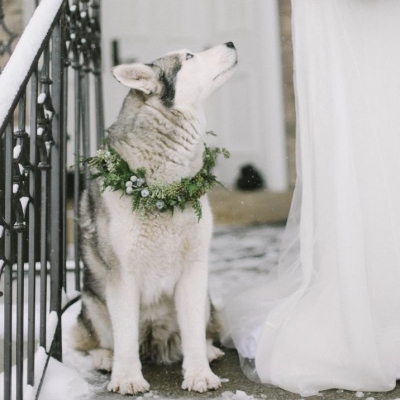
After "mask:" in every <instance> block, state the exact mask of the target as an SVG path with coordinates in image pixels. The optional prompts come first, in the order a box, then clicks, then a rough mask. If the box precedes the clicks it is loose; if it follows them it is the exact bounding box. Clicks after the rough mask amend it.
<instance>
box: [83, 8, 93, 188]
mask: <svg viewBox="0 0 400 400" xmlns="http://www.w3.org/2000/svg"><path fill="white" fill-rule="evenodd" d="M81 3H82V11H81V18H82V32H83V37H82V38H81V51H82V54H83V72H84V74H83V76H82V89H83V92H82V141H83V156H84V157H85V158H87V157H89V156H90V72H91V67H90V56H91V54H90V51H91V49H90V43H89V41H88V38H87V32H88V25H89V6H88V3H89V0H81ZM89 179H90V169H89V167H88V166H87V164H85V182H84V186H85V187H86V185H87V183H88V181H89Z"/></svg>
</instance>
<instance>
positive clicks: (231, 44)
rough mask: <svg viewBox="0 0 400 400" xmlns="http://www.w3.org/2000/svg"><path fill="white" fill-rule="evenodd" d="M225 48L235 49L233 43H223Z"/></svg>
mask: <svg viewBox="0 0 400 400" xmlns="http://www.w3.org/2000/svg"><path fill="white" fill-rule="evenodd" d="M225 46H227V47H229V48H230V49H234V48H235V45H234V44H233V42H227V43H225Z"/></svg>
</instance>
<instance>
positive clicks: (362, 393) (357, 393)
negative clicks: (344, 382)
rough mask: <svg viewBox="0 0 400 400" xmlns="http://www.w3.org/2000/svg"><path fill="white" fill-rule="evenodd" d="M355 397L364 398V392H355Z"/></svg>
mask: <svg viewBox="0 0 400 400" xmlns="http://www.w3.org/2000/svg"><path fill="white" fill-rule="evenodd" d="M356 397H359V398H361V397H364V392H356Z"/></svg>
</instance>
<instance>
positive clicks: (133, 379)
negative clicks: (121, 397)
mask: <svg viewBox="0 0 400 400" xmlns="http://www.w3.org/2000/svg"><path fill="white" fill-rule="evenodd" d="M107 388H108V390H109V391H110V392H117V393H120V394H137V393H143V392H148V391H149V390H150V385H149V383H148V382H147V381H146V379H144V378H143V376H142V374H141V373H140V374H132V373H131V372H126V373H119V374H114V373H113V374H112V376H111V382H110V383H109V384H108V387H107Z"/></svg>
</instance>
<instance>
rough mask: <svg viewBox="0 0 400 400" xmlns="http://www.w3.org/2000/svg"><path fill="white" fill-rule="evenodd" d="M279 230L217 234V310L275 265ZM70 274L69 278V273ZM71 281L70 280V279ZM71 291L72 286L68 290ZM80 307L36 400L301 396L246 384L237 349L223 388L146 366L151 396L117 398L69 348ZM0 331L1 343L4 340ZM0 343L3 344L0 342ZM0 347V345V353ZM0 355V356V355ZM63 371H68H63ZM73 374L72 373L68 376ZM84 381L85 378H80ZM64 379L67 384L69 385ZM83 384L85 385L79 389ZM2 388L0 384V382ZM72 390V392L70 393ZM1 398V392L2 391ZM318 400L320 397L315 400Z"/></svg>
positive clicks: (341, 399)
mask: <svg viewBox="0 0 400 400" xmlns="http://www.w3.org/2000/svg"><path fill="white" fill-rule="evenodd" d="M283 232H284V228H283V226H268V225H258V226H257V225H256V226H249V227H222V226H219V227H217V228H216V229H215V233H214V238H213V241H212V246H211V254H210V281H209V288H210V295H211V298H212V300H213V302H214V303H215V304H216V305H217V306H219V307H221V306H223V304H224V303H225V302H227V301H229V296H230V293H231V292H232V291H235V289H237V288H242V287H247V286H252V285H254V284H255V283H256V282H259V281H260V280H262V279H263V277H265V276H266V275H267V274H268V271H269V270H270V269H271V268H273V267H274V266H276V265H277V263H278V259H279V246H280V243H281V240H282V236H283ZM71 275H72V274H71ZM71 278H73V276H71ZM69 287H73V284H72V283H71V285H69ZM79 309H80V304H79V303H76V304H74V305H73V306H72V307H70V308H69V309H68V310H67V311H66V313H65V314H64V316H63V338H64V340H63V348H64V355H63V360H64V366H63V365H61V364H60V365H57V364H56V363H55V362H53V363H52V364H50V365H49V370H48V372H47V374H46V379H45V383H44V385H43V389H42V393H41V396H40V397H39V399H40V400H119V399H121V400H122V399H130V398H133V399H136V398H139V400H140V397H141V398H142V399H141V400H146V399H159V400H163V399H188V398H194V399H196V398H197V399H231V400H251V397H253V398H255V399H269V400H300V399H301V396H299V395H297V394H293V393H290V392H287V391H284V390H282V389H279V388H276V387H272V386H267V385H261V384H258V383H255V382H252V381H250V380H248V379H247V378H246V377H245V376H244V375H243V373H242V371H241V369H240V363H239V358H238V355H237V353H236V352H235V350H232V349H224V351H225V353H226V354H225V356H224V357H223V358H222V359H220V360H217V361H215V362H213V363H212V365H211V367H212V369H213V371H214V372H215V373H216V374H217V375H218V376H219V377H221V378H222V381H223V383H222V387H221V388H220V389H219V390H216V391H210V392H207V393H205V394H198V393H193V392H187V391H183V390H181V389H180V385H181V383H182V373H181V365H180V364H179V363H177V364H174V365H171V366H159V365H154V364H145V365H144V366H143V374H144V377H145V378H146V379H147V380H148V382H149V383H150V384H151V390H152V391H151V392H149V393H146V394H144V395H142V396H133V397H131V396H121V395H119V394H115V393H109V392H108V391H107V384H108V382H109V379H110V375H109V374H105V373H100V372H97V371H95V370H94V369H93V365H92V361H91V357H90V356H87V355H84V354H82V353H78V352H75V351H73V350H72V349H71V347H70V345H69V340H68V339H69V336H68V333H69V329H70V328H71V325H72V324H73V323H74V321H75V319H76V315H77V314H78V313H79ZM1 328H2V327H1V326H0V340H1V338H2V335H1V331H2V329H1ZM0 344H1V343H0ZM1 349H2V346H0V350H1ZM0 356H1V354H0ZM61 367H63V368H66V369H64V370H63V369H62V368H61ZM71 371H72V372H73V373H74V374H75V376H74V375H73V374H72V375H71ZM82 378H83V379H82ZM68 379H69V380H70V381H69V382H68ZM82 383H83V386H82ZM0 386H1V382H0ZM73 389H74V390H73ZM320 397H322V399H325V400H333V399H337V400H357V399H360V398H361V399H362V398H364V399H365V400H372V398H373V399H375V400H394V399H398V400H400V385H398V386H397V387H396V388H395V389H394V390H393V391H391V392H386V393H356V392H349V391H340V390H339V391H337V390H330V391H325V392H321V396H320ZM0 399H1V390H0ZM313 399H316V400H317V399H318V397H313Z"/></svg>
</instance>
